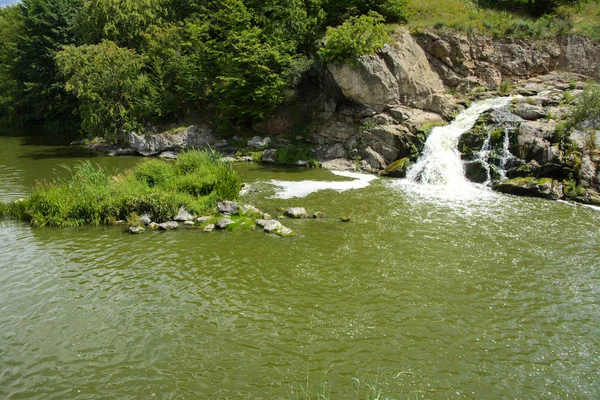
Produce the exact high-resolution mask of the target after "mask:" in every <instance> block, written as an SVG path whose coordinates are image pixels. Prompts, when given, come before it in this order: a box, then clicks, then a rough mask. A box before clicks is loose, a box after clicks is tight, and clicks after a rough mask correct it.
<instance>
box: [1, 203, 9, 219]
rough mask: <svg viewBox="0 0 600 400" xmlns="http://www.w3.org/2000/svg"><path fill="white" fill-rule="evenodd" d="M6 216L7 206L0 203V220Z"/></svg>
mask: <svg viewBox="0 0 600 400" xmlns="http://www.w3.org/2000/svg"><path fill="white" fill-rule="evenodd" d="M7 214H8V205H7V204H6V203H3V202H1V201H0V218H2V217H3V216H5V215H7Z"/></svg>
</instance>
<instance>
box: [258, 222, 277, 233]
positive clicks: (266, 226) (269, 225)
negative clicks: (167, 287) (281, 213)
mask: <svg viewBox="0 0 600 400" xmlns="http://www.w3.org/2000/svg"><path fill="white" fill-rule="evenodd" d="M256 225H258V226H260V227H261V228H263V230H264V231H265V232H275V231H277V230H279V229H281V228H282V225H281V222H279V221H276V220H274V219H257V220H256Z"/></svg>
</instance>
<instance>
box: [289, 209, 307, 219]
mask: <svg viewBox="0 0 600 400" xmlns="http://www.w3.org/2000/svg"><path fill="white" fill-rule="evenodd" d="M285 215H286V216H288V217H291V218H304V217H306V216H307V215H308V214H307V213H306V210H305V209H304V208H303V207H292V208H288V209H287V210H285Z"/></svg>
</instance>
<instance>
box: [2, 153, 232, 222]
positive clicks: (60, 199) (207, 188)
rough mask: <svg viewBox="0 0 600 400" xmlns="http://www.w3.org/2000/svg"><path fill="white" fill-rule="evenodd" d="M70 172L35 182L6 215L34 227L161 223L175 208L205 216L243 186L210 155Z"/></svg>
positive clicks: (86, 163)
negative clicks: (136, 220) (112, 170)
mask: <svg viewBox="0 0 600 400" xmlns="http://www.w3.org/2000/svg"><path fill="white" fill-rule="evenodd" d="M70 172H71V176H70V178H69V179H57V180H54V181H53V182H50V183H47V182H43V183H38V184H37V185H36V187H35V188H34V190H33V192H32V193H31V195H29V196H28V197H27V198H26V199H25V200H23V201H21V202H16V203H10V204H8V205H3V207H4V208H5V209H6V210H5V212H7V213H8V214H10V215H13V216H14V217H16V218H19V219H23V220H28V221H30V222H31V224H32V225H34V226H45V225H49V226H60V227H66V226H79V225H84V224H91V225H101V224H110V223H112V222H114V221H116V220H123V219H126V218H128V217H130V216H131V214H132V213H136V214H138V215H142V214H146V213H147V214H149V215H150V216H151V217H152V219H153V220H155V221H158V222H161V221H167V220H170V219H171V218H172V217H173V216H174V215H175V214H176V213H177V212H178V210H179V208H180V207H185V208H187V209H188V210H189V211H190V212H191V213H195V214H202V213H205V212H209V211H210V210H211V209H213V208H214V207H215V206H216V202H217V201H219V200H233V199H235V198H236V197H237V195H238V193H239V191H240V189H241V185H242V182H241V179H240V177H239V176H238V175H237V173H236V172H235V171H234V170H233V168H232V167H231V165H230V164H229V163H226V162H223V161H221V156H220V155H218V154H216V153H214V152H209V151H190V152H187V153H183V154H181V155H180V157H179V159H178V160H177V161H176V162H174V163H173V162H167V161H163V160H157V159H152V160H148V161H145V162H143V163H142V164H140V165H138V166H137V167H135V168H134V169H132V170H128V171H126V172H124V173H122V174H120V175H115V176H111V175H110V174H108V172H107V171H106V170H105V169H104V168H101V167H99V166H95V165H93V164H92V163H90V162H89V161H84V162H82V163H80V164H77V165H76V166H75V167H74V168H72V169H71V170H70ZM0 210H2V208H0Z"/></svg>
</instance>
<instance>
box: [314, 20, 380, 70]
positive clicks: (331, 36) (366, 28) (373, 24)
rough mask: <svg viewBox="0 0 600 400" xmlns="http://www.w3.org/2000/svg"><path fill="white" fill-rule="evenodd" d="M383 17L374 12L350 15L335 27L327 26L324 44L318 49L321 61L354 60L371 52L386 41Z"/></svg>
mask: <svg viewBox="0 0 600 400" xmlns="http://www.w3.org/2000/svg"><path fill="white" fill-rule="evenodd" d="M382 22H383V17H382V16H381V15H379V14H377V13H376V12H370V13H369V15H361V16H360V17H350V18H348V20H347V21H346V22H344V23H343V24H342V25H340V26H338V27H337V28H331V27H329V28H327V33H326V34H325V46H323V47H321V49H319V55H320V56H321V58H322V59H323V61H327V62H339V61H348V62H350V63H354V62H356V59H357V58H358V57H359V56H361V55H365V54H373V53H375V52H376V51H378V50H380V49H382V48H383V46H384V45H385V43H386V42H387V41H388V39H389V38H388V35H387V32H386V29H385V25H383V24H382Z"/></svg>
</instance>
